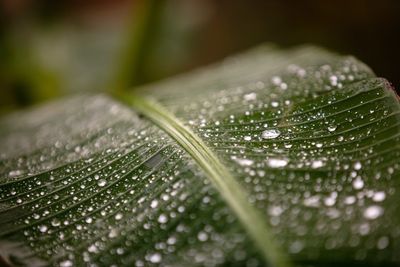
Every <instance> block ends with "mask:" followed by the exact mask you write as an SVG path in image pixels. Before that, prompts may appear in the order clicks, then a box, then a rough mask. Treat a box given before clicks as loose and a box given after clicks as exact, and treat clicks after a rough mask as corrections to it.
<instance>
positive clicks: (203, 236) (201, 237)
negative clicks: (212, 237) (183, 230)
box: [197, 231, 208, 242]
mask: <svg viewBox="0 0 400 267" xmlns="http://www.w3.org/2000/svg"><path fill="white" fill-rule="evenodd" d="M197 238H198V239H199V240H200V241H201V242H204V241H207V239H208V235H207V233H206V232H203V231H201V232H199V233H198V234H197Z"/></svg>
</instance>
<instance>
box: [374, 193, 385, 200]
mask: <svg viewBox="0 0 400 267" xmlns="http://www.w3.org/2000/svg"><path fill="white" fill-rule="evenodd" d="M385 198H386V194H385V192H383V191H378V192H375V193H374V195H373V197H372V200H373V201H375V202H381V201H384V200H385Z"/></svg>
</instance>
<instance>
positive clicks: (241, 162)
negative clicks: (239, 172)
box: [231, 156, 254, 166]
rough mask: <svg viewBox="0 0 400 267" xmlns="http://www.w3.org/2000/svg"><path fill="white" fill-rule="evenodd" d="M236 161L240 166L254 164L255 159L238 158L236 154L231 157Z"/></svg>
mask: <svg viewBox="0 0 400 267" xmlns="http://www.w3.org/2000/svg"><path fill="white" fill-rule="evenodd" d="M231 158H232V159H233V160H234V161H236V162H237V163H238V164H239V165H240V166H251V165H253V163H254V161H253V160H251V159H242V158H236V157H235V156H233V157H231Z"/></svg>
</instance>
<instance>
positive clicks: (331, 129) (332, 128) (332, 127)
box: [328, 125, 337, 132]
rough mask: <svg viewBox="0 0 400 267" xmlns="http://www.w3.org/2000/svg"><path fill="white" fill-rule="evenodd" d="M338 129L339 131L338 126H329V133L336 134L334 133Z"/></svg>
mask: <svg viewBox="0 0 400 267" xmlns="http://www.w3.org/2000/svg"><path fill="white" fill-rule="evenodd" d="M336 129H337V126H336V125H329V126H328V131H329V132H334V131H336Z"/></svg>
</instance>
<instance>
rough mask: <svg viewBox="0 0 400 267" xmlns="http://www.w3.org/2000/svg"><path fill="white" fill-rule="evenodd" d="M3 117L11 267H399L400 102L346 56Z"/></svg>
mask: <svg viewBox="0 0 400 267" xmlns="http://www.w3.org/2000/svg"><path fill="white" fill-rule="evenodd" d="M122 98H123V102H124V103H123V104H122V103H121V102H119V101H118V100H115V99H112V98H110V97H108V96H105V95H86V96H75V97H70V98H69V99H63V100H59V101H57V102H53V103H50V104H48V105H46V106H42V107H38V108H35V109H33V110H30V111H25V112H20V113H16V114H13V115H10V116H8V117H6V118H3V119H2V121H1V122H0V139H1V145H0V146H1V155H0V157H1V162H0V172H1V173H2V176H1V180H0V183H1V184H0V240H1V242H0V250H1V251H2V256H3V258H5V259H6V260H7V261H9V262H12V263H13V264H14V265H18V264H19V263H20V264H29V265H30V266H42V265H60V266H81V265H85V264H87V265H90V264H95V265H98V266H110V265H112V264H115V265H118V266H121V265H122V266H149V265H162V266H220V265H228V266H245V265H247V266H260V265H261V266H262V265H270V266H289V265H290V264H291V263H289V261H291V262H292V263H293V264H295V265H311V266H330V265H337V264H339V263H342V264H345V265H346V266H350V265H352V264H353V265H357V264H362V265H372V266H373V265H382V264H384V265H385V266H391V265H393V266H396V264H399V262H400V258H399V255H398V253H397V252H398V250H399V248H400V245H399V241H398V240H399V235H400V227H399V225H400V224H399V219H400V218H399V216H398V214H399V212H400V211H399V209H400V205H399V204H398V203H400V200H399V195H398V194H396V190H397V188H398V176H399V173H400V171H399V168H400V166H399V160H398V158H399V154H400V148H399V145H398V144H399V138H400V137H399V133H400V125H399V123H400V115H399V112H400V106H399V101H398V98H397V97H396V95H395V93H394V92H393V90H392V89H391V87H390V85H389V84H388V82H387V81H385V80H384V79H380V78H376V77H375V75H374V74H373V73H372V71H371V70H370V69H369V68H368V67H366V66H365V65H364V64H362V63H361V62H359V61H357V60H356V59H354V58H352V57H342V56H338V55H335V54H331V53H329V52H326V51H324V50H322V49H319V48H315V47H302V48H297V49H293V50H286V51H282V50H278V49H275V48H273V47H271V46H264V47H260V48H256V49H253V50H251V51H249V52H247V53H244V54H242V55H239V56H236V57H233V58H228V59H227V60H225V61H224V62H223V63H221V64H217V65H214V66H210V67H207V68H206V69H203V70H199V71H196V72H193V73H189V74H186V75H182V76H180V77H176V78H172V79H170V80H167V81H163V82H161V83H158V84H153V85H149V86H146V87H143V88H140V89H139V90H138V91H137V92H135V94H132V95H124V96H123V97H122Z"/></svg>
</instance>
